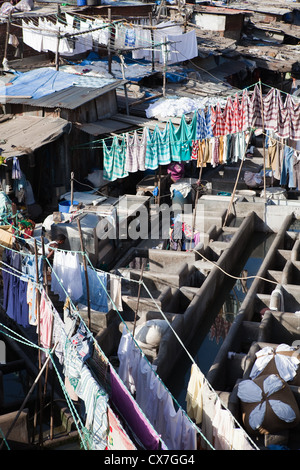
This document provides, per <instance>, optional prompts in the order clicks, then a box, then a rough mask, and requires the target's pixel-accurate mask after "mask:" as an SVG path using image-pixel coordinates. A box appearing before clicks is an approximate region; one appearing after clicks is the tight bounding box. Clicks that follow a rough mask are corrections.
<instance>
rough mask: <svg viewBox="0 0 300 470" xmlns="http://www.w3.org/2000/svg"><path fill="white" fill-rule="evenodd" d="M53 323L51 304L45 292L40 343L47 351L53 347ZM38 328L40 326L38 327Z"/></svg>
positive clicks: (43, 293) (41, 315)
mask: <svg viewBox="0 0 300 470" xmlns="http://www.w3.org/2000/svg"><path fill="white" fill-rule="evenodd" d="M52 322H53V312H52V308H51V303H50V302H49V300H48V299H47V296H46V293H45V291H44V290H43V292H42V295H41V302H40V324H39V330H40V341H41V345H42V346H43V347H44V348H45V349H50V347H51V342H52V338H51V331H52ZM37 328H38V325H37Z"/></svg>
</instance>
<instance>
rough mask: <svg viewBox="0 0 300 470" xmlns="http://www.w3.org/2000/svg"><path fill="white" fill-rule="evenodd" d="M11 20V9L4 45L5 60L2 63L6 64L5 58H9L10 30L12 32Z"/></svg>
mask: <svg viewBox="0 0 300 470" xmlns="http://www.w3.org/2000/svg"><path fill="white" fill-rule="evenodd" d="M10 22H11V11H10V12H9V14H8V17H7V25H6V36H5V45H4V56H3V61H2V64H3V65H5V64H4V62H5V60H6V59H7V48H8V40H9V32H10Z"/></svg>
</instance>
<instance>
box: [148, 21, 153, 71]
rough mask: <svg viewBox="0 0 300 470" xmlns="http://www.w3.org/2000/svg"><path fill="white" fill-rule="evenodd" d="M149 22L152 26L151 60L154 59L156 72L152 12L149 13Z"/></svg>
mask: <svg viewBox="0 0 300 470" xmlns="http://www.w3.org/2000/svg"><path fill="white" fill-rule="evenodd" d="M149 23H150V26H151V60H152V72H154V33H153V28H152V13H149Z"/></svg>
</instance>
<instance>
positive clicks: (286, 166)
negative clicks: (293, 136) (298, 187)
mask: <svg viewBox="0 0 300 470" xmlns="http://www.w3.org/2000/svg"><path fill="white" fill-rule="evenodd" d="M293 156H294V149H293V148H291V147H289V146H287V145H286V146H285V149H284V158H283V162H282V168H281V176H280V184H281V185H286V184H288V187H289V188H295V182H294V160H293Z"/></svg>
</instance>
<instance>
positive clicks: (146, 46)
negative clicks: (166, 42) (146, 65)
mask: <svg viewBox="0 0 300 470" xmlns="http://www.w3.org/2000/svg"><path fill="white" fill-rule="evenodd" d="M135 47H136V48H139V49H136V50H133V51H132V58H133V59H135V60H140V59H146V60H152V47H153V46H152V41H151V31H150V29H145V28H142V27H139V28H135Z"/></svg>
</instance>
